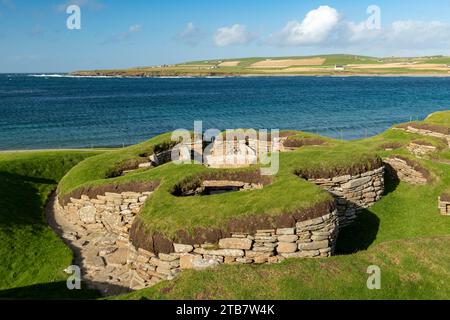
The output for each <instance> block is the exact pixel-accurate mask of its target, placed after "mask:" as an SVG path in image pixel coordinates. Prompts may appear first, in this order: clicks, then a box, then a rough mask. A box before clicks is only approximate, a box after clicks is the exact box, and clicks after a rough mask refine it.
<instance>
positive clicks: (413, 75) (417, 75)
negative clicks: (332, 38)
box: [40, 73, 450, 79]
mask: <svg viewBox="0 0 450 320" xmlns="http://www.w3.org/2000/svg"><path fill="white" fill-rule="evenodd" d="M40 77H42V78H46V77H45V76H40ZM47 77H51V76H47ZM62 77H68V78H92V79H111V78H119V79H120V78H124V79H195V78H200V79H204V78H213V79H220V78H266V77H271V78H273V77H275V78H283V77H320V78H326V77H329V78H352V77H354V78H358V77H359V78H364V77H366V78H374V77H376V78H450V73H449V74H426V73H405V74H391V73H386V74H373V73H364V74H363V73H361V74H359V73H356V74H320V73H318V74H282V73H280V74H278V73H277V74H256V73H255V74H251V73H249V74H234V75H229V74H226V75H207V74H205V75H176V76H136V75H133V76H123V75H107V74H105V75H92V76H90V75H76V74H71V73H68V74H65V75H64V76H62Z"/></svg>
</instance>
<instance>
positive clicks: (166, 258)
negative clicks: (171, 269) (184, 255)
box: [158, 253, 179, 262]
mask: <svg viewBox="0 0 450 320" xmlns="http://www.w3.org/2000/svg"><path fill="white" fill-rule="evenodd" d="M158 257H159V259H161V260H162V261H168V262H172V261H175V260H178V259H179V257H177V256H173V255H170V254H166V253H160V254H159V255H158Z"/></svg>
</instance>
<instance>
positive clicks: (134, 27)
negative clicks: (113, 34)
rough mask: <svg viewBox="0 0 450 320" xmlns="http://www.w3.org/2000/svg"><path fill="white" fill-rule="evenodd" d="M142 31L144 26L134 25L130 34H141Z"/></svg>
mask: <svg viewBox="0 0 450 320" xmlns="http://www.w3.org/2000/svg"><path fill="white" fill-rule="evenodd" d="M141 31H142V25H140V24H135V25H132V26H130V28H129V29H128V33H136V32H141Z"/></svg>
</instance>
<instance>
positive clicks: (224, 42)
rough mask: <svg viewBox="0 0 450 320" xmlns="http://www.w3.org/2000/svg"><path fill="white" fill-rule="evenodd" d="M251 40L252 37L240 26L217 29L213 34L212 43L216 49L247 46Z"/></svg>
mask: <svg viewBox="0 0 450 320" xmlns="http://www.w3.org/2000/svg"><path fill="white" fill-rule="evenodd" d="M252 40H253V36H252V35H251V34H250V32H248V31H247V27H246V26H244V25H240V24H234V25H232V26H230V27H222V28H219V29H217V31H216V33H215V34H214V43H215V45H216V46H218V47H226V46H230V45H237V44H247V43H249V42H251V41H252Z"/></svg>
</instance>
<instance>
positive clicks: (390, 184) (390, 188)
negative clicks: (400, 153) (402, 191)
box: [383, 164, 400, 196]
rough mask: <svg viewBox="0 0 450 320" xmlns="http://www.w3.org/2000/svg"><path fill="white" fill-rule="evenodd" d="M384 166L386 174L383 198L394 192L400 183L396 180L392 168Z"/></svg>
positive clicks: (396, 177) (395, 174)
mask: <svg viewBox="0 0 450 320" xmlns="http://www.w3.org/2000/svg"><path fill="white" fill-rule="evenodd" d="M385 166H386V173H385V174H384V193H383V195H384V196H385V195H388V194H389V193H392V192H394V191H395V190H396V189H397V186H398V185H399V183H400V179H399V178H398V176H397V173H396V172H395V170H394V168H392V167H391V166H389V165H388V164H385Z"/></svg>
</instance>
